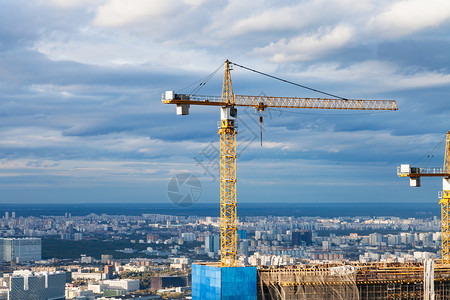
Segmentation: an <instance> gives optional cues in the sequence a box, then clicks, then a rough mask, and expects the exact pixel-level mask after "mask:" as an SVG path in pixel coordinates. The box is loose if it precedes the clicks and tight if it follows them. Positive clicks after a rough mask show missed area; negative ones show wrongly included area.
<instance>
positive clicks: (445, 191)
mask: <svg viewBox="0 0 450 300" xmlns="http://www.w3.org/2000/svg"><path fill="white" fill-rule="evenodd" d="M397 174H398V176H399V177H409V179H410V186H412V187H420V186H421V183H420V178H421V177H442V192H439V194H438V195H439V198H440V201H439V204H440V205H441V246H442V263H443V264H450V218H449V215H450V211H449V209H450V131H448V132H447V136H446V142H445V154H444V167H443V168H416V167H411V166H410V165H408V164H403V165H401V166H400V167H398V168H397Z"/></svg>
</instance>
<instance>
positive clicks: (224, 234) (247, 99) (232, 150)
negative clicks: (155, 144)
mask: <svg viewBox="0 0 450 300" xmlns="http://www.w3.org/2000/svg"><path fill="white" fill-rule="evenodd" d="M230 65H231V62H229V61H228V60H227V61H225V72H224V77H223V87H222V96H221V97H202V96H196V95H186V94H175V93H174V92H173V91H167V92H166V93H165V94H163V96H162V102H163V103H165V104H176V105H177V113H178V114H181V115H187V114H188V113H189V107H190V106H191V105H209V106H220V107H221V110H222V117H221V122H220V126H219V132H218V134H219V137H220V245H221V249H220V254H221V256H220V261H221V263H220V264H221V266H222V267H235V266H237V244H236V243H237V212H236V210H237V206H236V204H237V202H236V127H237V123H236V120H235V118H236V109H235V107H236V106H247V107H248V106H250V107H254V108H255V109H257V110H259V111H264V110H265V109H266V108H269V107H278V108H311V109H347V110H348V109H350V110H397V109H398V108H397V104H396V102H395V101H394V100H351V99H325V98H297V97H266V96H239V95H234V93H233V86H232V83H231V73H230V70H231V68H230Z"/></svg>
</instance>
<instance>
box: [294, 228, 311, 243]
mask: <svg viewBox="0 0 450 300" xmlns="http://www.w3.org/2000/svg"><path fill="white" fill-rule="evenodd" d="M302 242H304V243H305V244H306V246H311V245H312V232H311V230H296V231H294V232H292V244H293V245H297V246H300V245H302Z"/></svg>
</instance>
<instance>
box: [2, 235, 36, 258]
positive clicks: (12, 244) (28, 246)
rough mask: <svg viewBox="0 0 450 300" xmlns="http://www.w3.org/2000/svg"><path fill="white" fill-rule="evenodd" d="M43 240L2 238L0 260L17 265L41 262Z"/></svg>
mask: <svg viewBox="0 0 450 300" xmlns="http://www.w3.org/2000/svg"><path fill="white" fill-rule="evenodd" d="M41 258H42V240H41V239H40V238H0V260H2V261H7V262H10V261H14V262H17V263H20V262H24V261H30V260H40V259H41Z"/></svg>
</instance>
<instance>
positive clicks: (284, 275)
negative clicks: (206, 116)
mask: <svg viewBox="0 0 450 300" xmlns="http://www.w3.org/2000/svg"><path fill="white" fill-rule="evenodd" d="M224 65H225V72H224V78H223V87H222V96H221V97H201V96H197V95H195V94H177V93H175V92H174V91H166V92H165V93H164V94H163V96H162V102H163V103H164V104H175V105H176V108H177V114H178V115H188V114H189V109H190V107H191V106H193V105H206V106H213V107H214V106H215V107H219V108H220V115H221V120H220V122H219V126H218V127H219V131H218V134H219V137H220V262H217V263H194V264H193V265H192V297H193V299H255V300H256V299H261V300H268V299H280V300H282V299H283V300H287V299H330V300H332V299H367V300H370V299H426V300H431V299H450V251H449V249H450V230H449V223H450V222H449V213H448V210H449V203H450V183H449V181H448V180H449V178H450V169H449V166H450V151H449V149H450V132H449V133H447V138H446V148H445V157H444V167H443V168H417V167H411V166H410V165H409V164H404V165H401V166H400V167H399V168H398V171H397V175H398V176H400V177H409V178H410V185H411V186H413V187H419V186H420V178H421V177H422V176H424V177H425V176H426V177H433V176H434V177H442V178H443V191H442V192H441V193H440V198H441V200H440V204H441V211H442V215H441V226H442V256H441V259H440V260H436V261H434V260H431V259H427V260H424V261H423V262H422V263H419V262H415V263H412V262H411V263H357V262H345V263H344V262H342V263H326V264H315V265H307V264H305V265H295V266H284V267H273V266H270V267H246V266H241V265H239V264H238V260H237V249H236V244H237V211H236V208H237V205H236V204H237V192H236V182H237V179H236V133H237V125H238V124H237V108H238V107H253V108H255V111H256V112H259V113H260V116H259V122H260V126H262V122H263V117H262V116H261V113H262V112H263V111H265V110H267V109H269V108H282V109H283V108H288V109H330V110H336V109H338V110H384V111H388V110H391V111H395V110H397V109H398V107H397V104H396V102H395V101H394V100H351V99H346V98H342V97H338V96H335V95H332V94H329V93H325V92H321V91H318V90H315V89H311V88H308V87H305V86H302V85H299V84H296V83H293V82H290V81H287V80H283V79H280V78H277V77H274V76H271V75H268V74H264V73H262V72H259V71H256V70H253V69H250V68H248V67H244V66H241V65H238V64H236V63H231V62H229V61H228V60H227V61H226V62H225V63H224ZM232 65H233V66H236V67H240V68H243V69H246V70H249V71H253V72H256V73H259V74H261V75H266V76H269V77H271V78H273V79H277V80H281V81H283V82H285V83H290V84H294V85H297V86H300V87H302V88H307V89H309V90H313V91H315V92H319V93H322V94H326V95H328V96H331V97H332V98H297V97H267V96H243V95H235V94H234V91H233V87H232V83H231V72H230V71H231V70H232V68H231V66H232ZM205 83H206V82H204V83H203V82H202V83H201V84H200V86H202V85H204V84H205ZM261 143H262V131H261Z"/></svg>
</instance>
